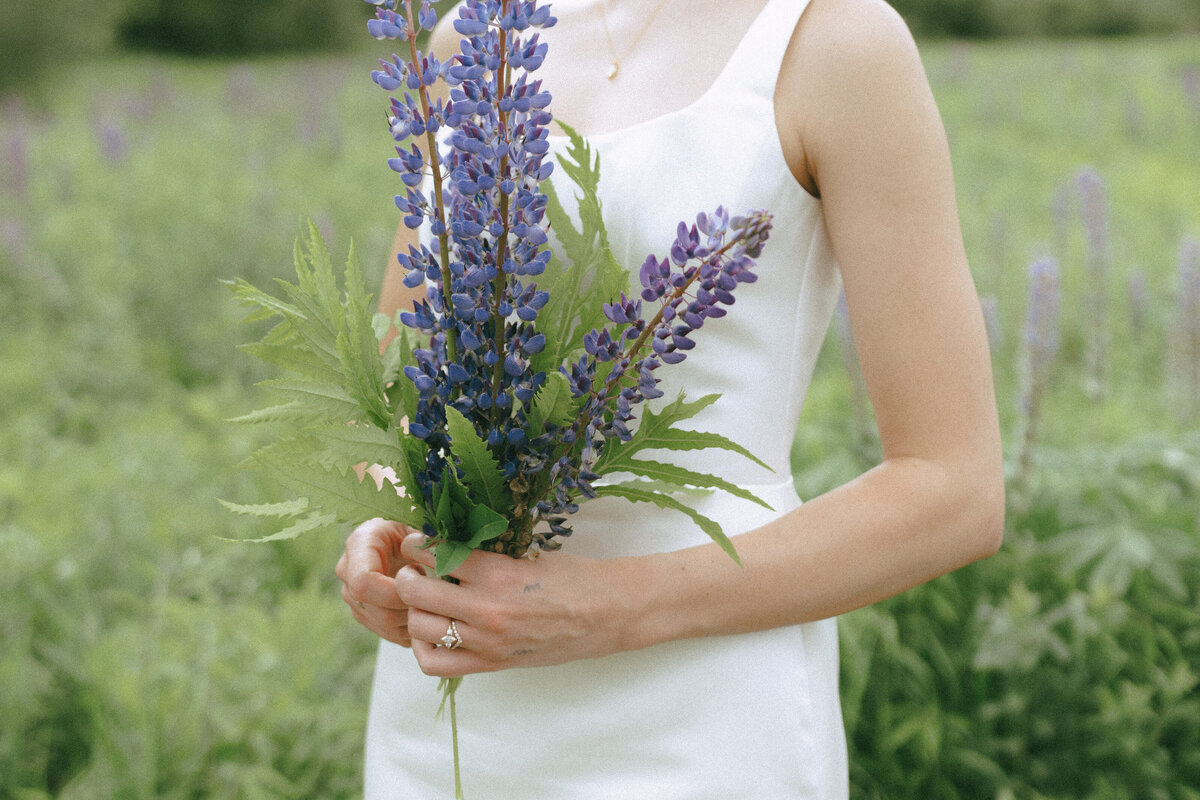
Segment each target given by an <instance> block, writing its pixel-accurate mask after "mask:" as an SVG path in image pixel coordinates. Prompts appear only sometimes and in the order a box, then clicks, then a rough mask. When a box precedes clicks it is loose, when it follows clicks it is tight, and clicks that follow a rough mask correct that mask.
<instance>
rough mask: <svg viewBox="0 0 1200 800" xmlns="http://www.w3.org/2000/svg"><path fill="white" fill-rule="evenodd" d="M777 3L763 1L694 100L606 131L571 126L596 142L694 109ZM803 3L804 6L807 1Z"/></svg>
mask: <svg viewBox="0 0 1200 800" xmlns="http://www.w3.org/2000/svg"><path fill="white" fill-rule="evenodd" d="M778 2H781V0H766V2H765V3H764V4H763V6H762V8H761V9H759V11H758V13H757V14H755V16H754V19H753V20H751V21H750V25H749V26H747V28H746V30H745V32H744V33H743V34H742V38H741V39H739V40H738V43H737V45H736V46H735V47H734V48H733V51H732V52H731V53H730V55H729V58H728V59H727V60H726V62H725V64H724V65H723V66H722V67H721V70H720V72H718V73H717V77H716V78H714V79H713V82H712V83H711V84H709V86H708V87H707V88H706V89H705V90H704V91H703V92H701V93H700V95H699V96H698V97H696V98H695V99H694V100H691V101H690V102H688V103H686V104H685V105H683V106H680V107H679V108H675V109H672V110H670V111H664V112H663V113H661V114H656V115H655V116H652V117H647V118H646V119H643V120H638V121H637V122H633V123H630V124H628V125H622V126H621V127H618V128H610V129H608V130H604V131H600V132H599V133H593V132H588V131H582V130H579V129H578V128H575V126H574V125H572V126H571V127H572V128H575V130H576V132H577V133H578V134H579V135H580V136H582V137H583V138H584V139H587V140H588V141H589V142H591V141H596V140H598V139H604V138H606V137H611V136H619V135H622V134H627V133H632V132H634V131H637V130H638V129H640V128H644V127H648V126H651V125H655V124H659V123H662V122H664V121H666V120H669V119H672V118H674V117H678V116H682V115H684V114H688V113H691V112H693V111H694V110H695V109H696V108H697V107H699V106H701V105H703V104H705V103H706V102H708V100H709V99H710V97H711V96H712V95H713V94H715V93H716V91H717V90H718V89H719V88H720V87H721V86H722V85H723V84H725V83H726V82H727V81H728V79H729V74H730V73H731V72H732V71H733V69H734V65H735V64H736V63H737V62H739V61H741V60H742V57H743V51H744V50H745V49H746V48H747V47H748V46H749V45H748V42H749V41H750V40H751V39H752V38H753V34H754V33H755V31H756V29H757V28H758V27H759V26H760V25H761V24H763V20H764V19H765V18H766V17H767V12H768V11H769V10H770V9H771V7H772V6H774V5H775V4H776V3H778ZM805 5H807V3H806V4H805ZM780 55H781V57H782V54H780ZM552 113H553V112H552ZM567 124H568V125H570V124H571V123H570V121H569V120H568V121H567ZM546 138H547V139H550V140H553V141H562V142H565V141H567V139H568V137H567V135H566V134H565V133H554V132H553V131H552V132H550V133H549V134H548V135H547V137H546Z"/></svg>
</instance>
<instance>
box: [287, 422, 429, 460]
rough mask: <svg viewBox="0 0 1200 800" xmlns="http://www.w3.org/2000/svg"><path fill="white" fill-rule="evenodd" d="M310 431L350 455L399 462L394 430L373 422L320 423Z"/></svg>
mask: <svg viewBox="0 0 1200 800" xmlns="http://www.w3.org/2000/svg"><path fill="white" fill-rule="evenodd" d="M310 432H311V433H312V435H313V436H315V437H317V438H318V439H320V440H321V441H322V442H323V443H324V444H325V445H326V446H327V447H329V448H330V449H332V450H345V451H346V453H347V454H348V455H349V456H350V458H351V459H358V461H359V462H363V461H365V462H367V463H369V464H382V465H384V466H389V467H390V466H393V465H394V464H396V463H397V462H403V461H404V460H405V458H404V450H403V448H401V446H400V440H399V438H398V437H397V436H396V433H395V431H385V430H381V429H379V428H376V427H375V426H373V425H344V424H343V425H323V426H321V427H319V428H312V429H310Z"/></svg>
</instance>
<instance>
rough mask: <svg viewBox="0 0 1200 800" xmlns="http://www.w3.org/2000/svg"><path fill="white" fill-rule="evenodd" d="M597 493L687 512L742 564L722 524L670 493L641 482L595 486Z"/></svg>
mask: <svg viewBox="0 0 1200 800" xmlns="http://www.w3.org/2000/svg"><path fill="white" fill-rule="evenodd" d="M595 489H596V494H597V495H598V496H600V497H622V498H624V499H626V500H629V501H631V502H634V503H653V504H654V505H656V506H658V507H659V508H668V509H674V510H675V511H678V512H680V513H681V514H686V515H688V516H689V517H691V518H692V521H693V522H695V523H696V525H697V526H698V527H699V528H700V530H702V531H704V532H705V533H706V534H708V537H709V538H710V539H712V540H713V541H714V542H716V543H717V544H718V545H720V546H721V549H722V550H724V551H725V552H726V553H728V554H729V557H730V558H732V559H733V560H734V562H736V563H737V565H738V566H741V564H742V560H741V558H739V557H738V554H737V550H735V549H734V546H733V542H731V541H730V540H729V537H728V536H726V535H725V533H724V531H722V530H721V526H720V525H719V524H718V523H717V522H716V520H713V519H710V518H709V517H706V516H704V515H703V514H701V513H700V512H698V511H696V510H695V509H694V508H692V507H691V506H689V505H687V504H685V503H682V502H680V501H679V500H676V499H675V498H674V497H672V496H671V495H669V494H663V493H662V492H657V491H654V490H652V489H648V488H646V487H645V486H643V485H642V484H639V483H632V482H627V483H611V484H604V485H599V486H596V487H595Z"/></svg>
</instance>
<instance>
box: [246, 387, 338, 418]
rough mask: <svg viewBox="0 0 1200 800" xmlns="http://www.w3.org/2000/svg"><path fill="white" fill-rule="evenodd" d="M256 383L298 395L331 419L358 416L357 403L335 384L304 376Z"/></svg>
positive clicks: (316, 410)
mask: <svg viewBox="0 0 1200 800" xmlns="http://www.w3.org/2000/svg"><path fill="white" fill-rule="evenodd" d="M258 385H259V386H265V387H267V388H268V389H275V390H277V391H280V392H287V393H290V394H295V395H298V396H299V398H298V399H299V400H300V401H301V402H306V403H309V404H311V407H312V408H313V410H314V412H321V413H323V414H325V415H327V416H328V417H329V418H330V419H332V420H341V421H346V422H349V421H350V420H352V419H355V418H357V417H358V416H359V406H358V403H356V402H354V400H353V399H352V398H351V397H350V395H348V394H346V390H345V389H343V388H342V387H341V386H338V385H337V384H332V383H325V382H323V381H310V380H307V379H304V378H274V379H271V380H265V381H260V382H259V384H258Z"/></svg>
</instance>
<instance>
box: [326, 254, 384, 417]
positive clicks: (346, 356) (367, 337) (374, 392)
mask: <svg viewBox="0 0 1200 800" xmlns="http://www.w3.org/2000/svg"><path fill="white" fill-rule="evenodd" d="M345 287H346V303H345V306H344V309H343V312H342V317H341V320H340V329H339V331H338V336H337V350H338V357H339V359H340V360H341V364H342V372H343V374H344V375H345V376H346V385H347V390H348V392H349V394H350V396H351V397H353V398H354V399H355V400H357V401H358V404H359V405H360V406H361V407H362V409H363V411H364V412H365V413H366V415H367V417H368V419H370V420H371V421H372V422H373V423H374V424H375V425H377V426H378V427H380V428H384V429H386V428H387V426H388V423H389V422H390V421H391V418H392V414H391V411H390V410H389V409H388V405H387V396H386V395H385V394H384V391H383V362H382V361H381V360H380V358H379V339H378V337H376V335H375V328H374V327H373V324H372V313H371V308H370V304H371V296H370V295H369V294H367V291H366V288H365V287H364V285H363V277H362V269H361V268H360V267H359V264H358V255H357V252H356V251H355V248H354V243H353V242H351V244H350V255H349V256H348V257H347V258H346V270H345Z"/></svg>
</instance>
